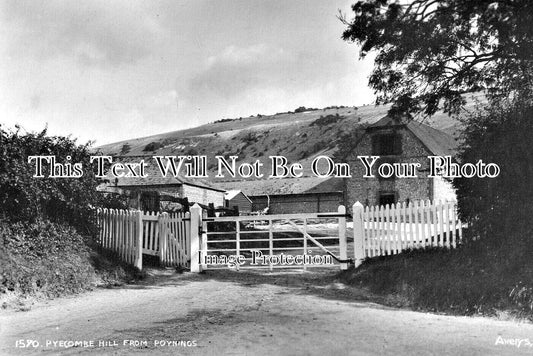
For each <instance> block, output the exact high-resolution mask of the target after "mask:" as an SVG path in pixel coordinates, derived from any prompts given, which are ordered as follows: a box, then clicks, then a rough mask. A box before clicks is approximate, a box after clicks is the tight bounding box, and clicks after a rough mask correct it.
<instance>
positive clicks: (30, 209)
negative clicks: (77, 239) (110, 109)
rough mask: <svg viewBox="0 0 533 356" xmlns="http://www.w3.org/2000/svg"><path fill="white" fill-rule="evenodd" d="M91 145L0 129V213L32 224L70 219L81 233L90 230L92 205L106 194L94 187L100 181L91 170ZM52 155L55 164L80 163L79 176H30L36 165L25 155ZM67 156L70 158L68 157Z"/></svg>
mask: <svg viewBox="0 0 533 356" xmlns="http://www.w3.org/2000/svg"><path fill="white" fill-rule="evenodd" d="M92 154H95V153H94V152H91V151H90V144H86V145H78V144H77V143H76V141H75V140H73V139H70V138H69V137H60V136H47V135H46V130H44V131H42V132H40V133H26V134H23V135H21V134H19V130H18V129H17V130H16V131H12V132H8V131H4V130H2V129H1V128H0V217H3V218H5V219H9V220H11V221H13V222H34V221H36V220H38V219H49V220H51V221H54V222H58V223H63V222H64V223H68V224H70V225H72V226H74V227H75V228H76V229H78V231H79V232H82V233H85V232H92V231H94V225H93V224H92V221H93V219H92V215H93V211H92V208H94V207H96V206H99V205H101V203H102V202H103V201H104V200H105V198H104V197H103V196H102V194H100V193H99V192H97V191H96V187H97V186H98V184H100V183H101V181H100V180H98V179H97V178H96V177H95V172H94V171H93V170H92V169H90V168H91V167H93V165H92V164H91V163H90V156H91V155H92ZM39 155H40V156H55V157H56V161H57V162H58V163H65V162H71V163H78V162H79V163H81V164H82V165H83V168H84V173H83V176H82V177H80V178H46V177H47V176H48V174H49V173H50V169H49V167H48V165H45V168H44V169H43V171H44V176H45V178H34V177H33V175H34V174H35V163H31V164H30V163H28V156H39ZM67 156H70V157H71V159H70V160H69V161H67Z"/></svg>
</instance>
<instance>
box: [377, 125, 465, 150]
mask: <svg viewBox="0 0 533 356" xmlns="http://www.w3.org/2000/svg"><path fill="white" fill-rule="evenodd" d="M393 126H405V127H406V128H407V129H408V130H410V131H411V132H412V133H413V134H414V135H415V136H416V137H417V138H418V139H419V140H420V141H421V142H422V143H423V144H424V145H425V146H426V148H427V149H428V150H429V152H430V153H432V154H434V155H437V156H446V155H454V153H455V151H456V149H457V141H456V140H455V138H454V137H453V136H451V135H449V134H447V133H446V132H443V131H440V130H437V129H434V128H433V127H431V126H429V125H426V124H423V123H421V122H418V121H415V120H410V121H404V120H394V119H392V118H391V117H389V116H385V117H383V118H382V119H381V120H379V121H378V122H376V123H374V124H372V125H370V126H369V127H368V128H367V130H369V131H372V130H375V129H379V128H383V127H393Z"/></svg>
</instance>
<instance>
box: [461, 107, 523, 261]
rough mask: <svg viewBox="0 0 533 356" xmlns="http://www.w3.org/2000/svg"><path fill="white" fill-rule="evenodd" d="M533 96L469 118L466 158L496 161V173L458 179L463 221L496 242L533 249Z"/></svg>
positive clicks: (463, 156)
mask: <svg viewBox="0 0 533 356" xmlns="http://www.w3.org/2000/svg"><path fill="white" fill-rule="evenodd" d="M532 117H533V100H523V98H520V99H514V100H510V102H509V103H506V104H504V105H500V104H498V105H490V106H489V107H488V108H486V109H485V110H483V111H478V112H477V113H475V114H473V115H471V116H469V117H468V118H467V119H466V121H465V125H464V126H465V130H464V132H463V138H464V143H463V144H462V146H461V149H460V151H459V154H458V159H459V160H460V161H463V162H476V161H477V160H479V159H483V161H484V162H493V163H496V164H498V166H499V167H500V171H501V172H500V174H499V175H498V176H497V177H496V178H477V177H473V178H460V179H456V180H454V186H455V187H456V188H457V195H458V197H459V210H460V214H461V217H462V219H463V220H465V221H468V222H469V226H470V229H472V230H473V234H471V236H482V237H483V238H484V241H485V242H488V243H489V244H490V245H491V246H492V247H494V245H496V246H497V247H504V246H505V245H507V246H509V247H511V248H514V249H517V250H520V251H530V248H527V249H526V247H528V246H531V243H530V240H531V232H532V230H533V227H532V226H531V212H532V211H533V189H532V188H531V181H532V180H533V164H532V162H533V150H532V149H531V142H533V120H531V118H532Z"/></svg>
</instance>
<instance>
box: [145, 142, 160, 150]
mask: <svg viewBox="0 0 533 356" xmlns="http://www.w3.org/2000/svg"><path fill="white" fill-rule="evenodd" d="M161 147H163V145H162V144H161V142H155V141H154V142H150V143H149V144H147V145H146V146H144V148H143V151H144V152H150V151H155V150H158V149H160V148H161Z"/></svg>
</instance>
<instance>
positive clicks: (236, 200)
mask: <svg viewBox="0 0 533 356" xmlns="http://www.w3.org/2000/svg"><path fill="white" fill-rule="evenodd" d="M234 206H237V207H238V209H239V213H250V212H251V211H252V203H251V202H250V201H249V200H248V199H246V197H245V196H244V194H242V192H241V193H239V194H237V195H236V196H235V197H233V199H231V200H228V201H226V207H227V208H230V209H232V208H233V207H234Z"/></svg>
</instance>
